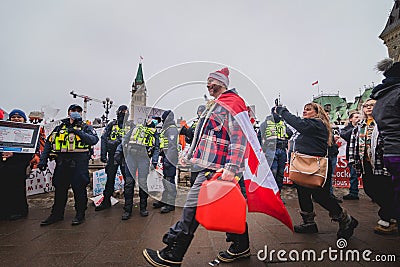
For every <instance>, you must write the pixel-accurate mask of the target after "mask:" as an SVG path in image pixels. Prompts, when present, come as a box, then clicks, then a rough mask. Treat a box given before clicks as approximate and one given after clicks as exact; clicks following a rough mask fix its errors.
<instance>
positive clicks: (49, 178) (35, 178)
mask: <svg viewBox="0 0 400 267" xmlns="http://www.w3.org/2000/svg"><path fill="white" fill-rule="evenodd" d="M55 167H56V162H55V161H54V160H53V161H49V162H48V164H47V169H46V170H45V171H41V170H39V169H32V170H31V172H30V173H29V176H28V178H27V179H26V195H27V196H31V195H36V194H41V193H47V192H50V191H54V186H53V175H54V169H55Z"/></svg>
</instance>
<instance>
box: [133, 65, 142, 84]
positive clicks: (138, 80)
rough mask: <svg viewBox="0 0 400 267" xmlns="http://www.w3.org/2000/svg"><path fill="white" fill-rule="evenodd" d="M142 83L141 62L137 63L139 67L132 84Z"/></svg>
mask: <svg viewBox="0 0 400 267" xmlns="http://www.w3.org/2000/svg"><path fill="white" fill-rule="evenodd" d="M143 83H144V78H143V69H142V63H139V67H138V70H137V73H136V78H135V82H134V86H135V87H136V86H138V85H141V84H143Z"/></svg>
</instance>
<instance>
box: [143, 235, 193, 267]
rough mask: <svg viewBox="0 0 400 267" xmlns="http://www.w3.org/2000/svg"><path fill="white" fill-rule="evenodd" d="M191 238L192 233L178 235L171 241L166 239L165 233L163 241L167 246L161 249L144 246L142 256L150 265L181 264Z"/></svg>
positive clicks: (174, 266) (174, 265)
mask: <svg viewBox="0 0 400 267" xmlns="http://www.w3.org/2000/svg"><path fill="white" fill-rule="evenodd" d="M192 239H193V235H180V236H179V237H177V238H176V240H175V241H173V242H171V241H168V240H167V235H164V238H163V242H164V243H165V244H167V246H166V247H165V248H163V249H162V250H161V251H158V250H152V249H149V248H146V249H145V250H143V256H144V258H145V259H146V260H147V262H148V263H150V264H151V265H152V266H171V267H172V266H173V267H176V266H181V264H182V260H183V256H184V255H185V253H186V251H187V249H188V248H189V245H190V243H191V242H192Z"/></svg>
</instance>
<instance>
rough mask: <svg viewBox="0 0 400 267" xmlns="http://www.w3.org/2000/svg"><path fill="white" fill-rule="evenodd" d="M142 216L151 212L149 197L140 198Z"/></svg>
mask: <svg viewBox="0 0 400 267" xmlns="http://www.w3.org/2000/svg"><path fill="white" fill-rule="evenodd" d="M139 206H140V216H142V217H147V216H149V212H148V211H147V198H141V199H140V205H139Z"/></svg>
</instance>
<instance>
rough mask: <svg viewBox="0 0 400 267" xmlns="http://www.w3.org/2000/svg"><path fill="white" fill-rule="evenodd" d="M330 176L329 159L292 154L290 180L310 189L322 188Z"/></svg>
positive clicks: (297, 153)
mask: <svg viewBox="0 0 400 267" xmlns="http://www.w3.org/2000/svg"><path fill="white" fill-rule="evenodd" d="M327 174H328V158H327V157H318V156H310V155H307V154H302V153H299V152H292V155H291V160H290V167H289V179H290V180H292V181H293V182H294V183H295V184H298V185H301V186H304V187H308V188H322V187H323V186H324V184H325V182H326V177H327Z"/></svg>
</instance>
